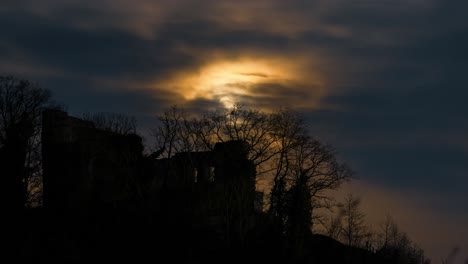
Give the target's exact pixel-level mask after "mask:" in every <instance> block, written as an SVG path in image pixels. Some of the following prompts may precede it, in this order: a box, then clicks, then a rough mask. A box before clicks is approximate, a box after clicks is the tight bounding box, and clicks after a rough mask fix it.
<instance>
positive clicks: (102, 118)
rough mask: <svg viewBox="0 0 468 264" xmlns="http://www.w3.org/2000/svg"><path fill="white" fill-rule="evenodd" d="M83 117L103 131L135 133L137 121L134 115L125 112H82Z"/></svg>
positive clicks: (123, 133)
mask: <svg viewBox="0 0 468 264" xmlns="http://www.w3.org/2000/svg"><path fill="white" fill-rule="evenodd" d="M83 119H84V120H88V121H91V122H93V123H94V125H95V126H96V128H99V129H102V130H105V131H110V132H115V133H118V134H121V135H127V134H135V133H136V128H137V121H136V119H135V117H132V116H127V115H125V114H120V113H111V112H100V113H94V114H91V113H85V114H83Z"/></svg>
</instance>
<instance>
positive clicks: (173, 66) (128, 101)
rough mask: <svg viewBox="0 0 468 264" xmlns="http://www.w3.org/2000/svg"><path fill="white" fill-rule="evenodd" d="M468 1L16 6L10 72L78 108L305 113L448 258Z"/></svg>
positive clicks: (0, 71) (466, 109)
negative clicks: (237, 107)
mask: <svg viewBox="0 0 468 264" xmlns="http://www.w3.org/2000/svg"><path fill="white" fill-rule="evenodd" d="M467 10H468V2H467V1H463V0H379V1H375V0H309V1H306V0H296V1H294V0H288V1H286V0H284V1H282V0H271V1H267V0H257V1H252V0H251V1H242V0H239V1H220V0H199V1H189V0H161V1H155V0H139V1H134V0H93V1H91V0H89V1H88V0H68V1H59V0H57V1H53V0H41V1H38V0H14V1H13V0H3V1H1V3H0V75H9V74H13V75H16V76H18V77H23V78H27V79H30V80H33V81H36V82H38V83H39V84H40V85H41V86H42V87H44V88H48V89H51V90H52V91H53V92H54V95H55V99H56V100H57V101H59V102H61V103H64V104H66V105H68V109H69V111H70V112H71V113H73V114H78V113H81V112H83V111H113V112H123V113H129V114H131V115H134V116H136V117H137V118H138V120H139V122H140V125H141V127H142V129H143V130H144V129H147V128H149V127H151V122H152V120H153V119H152V118H153V116H154V114H155V113H160V112H161V110H162V109H166V108H167V107H169V106H170V105H174V104H178V105H182V106H184V107H186V108H190V109H193V110H195V111H204V110H206V109H214V108H217V107H225V106H229V105H231V104H232V103H235V102H238V103H242V104H244V105H248V106H254V107H257V108H261V109H263V110H265V111H269V110H272V109H275V108H277V107H280V106H282V107H292V108H294V109H297V110H299V111H301V113H303V115H304V117H305V118H306V120H307V121H308V123H309V125H310V129H311V131H312V132H313V135H315V136H316V137H317V138H319V139H321V140H323V141H326V142H329V143H330V144H332V145H333V146H334V147H335V148H336V149H337V150H338V151H339V153H340V157H341V158H342V159H344V160H345V161H346V162H348V163H349V164H350V165H351V166H352V167H353V168H354V170H355V171H356V172H357V173H358V175H359V178H360V180H358V181H356V182H353V183H352V184H351V185H350V186H347V187H346V188H347V190H352V191H353V192H356V193H357V194H359V195H361V196H362V199H363V202H364V207H365V208H366V209H367V212H368V217H369V221H371V222H373V224H374V225H378V223H379V221H383V219H384V217H385V214H387V213H390V214H392V215H393V216H394V217H395V218H396V220H397V222H398V223H399V225H400V226H401V228H402V229H404V230H406V231H407V233H408V234H409V236H410V237H411V238H412V239H413V240H414V241H416V242H417V243H418V244H419V245H421V246H422V247H423V248H424V249H425V250H426V252H427V254H428V255H429V257H431V258H432V259H433V263H440V259H441V258H442V257H445V256H447V255H448V254H449V253H450V251H451V250H452V249H453V248H454V247H456V246H458V247H460V253H459V254H458V257H457V261H458V262H456V263H462V262H463V260H464V259H467V258H468V104H467V103H466V101H467V100H468V89H467V88H468V87H466V86H467V85H466V84H467V83H468V73H467V71H468V18H467V15H466V12H467Z"/></svg>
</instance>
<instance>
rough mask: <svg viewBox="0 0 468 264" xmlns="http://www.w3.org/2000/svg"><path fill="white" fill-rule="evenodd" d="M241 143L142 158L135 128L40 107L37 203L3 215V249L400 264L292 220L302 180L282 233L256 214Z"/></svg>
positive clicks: (80, 259)
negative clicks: (101, 124) (102, 124)
mask: <svg viewBox="0 0 468 264" xmlns="http://www.w3.org/2000/svg"><path fill="white" fill-rule="evenodd" d="M248 148H249V145H248V144H247V143H246V142H245V141H242V140H228V141H225V142H220V143H216V144H215V145H214V147H213V149H212V150H211V151H197V152H193V151H189V152H178V153H175V154H174V155H172V156H171V157H167V158H159V157H160V156H161V153H163V152H164V151H165V149H164V147H163V148H161V149H159V150H158V151H155V152H154V153H152V154H150V155H144V154H143V145H142V139H141V137H139V136H138V135H135V134H131V133H118V132H115V131H110V130H105V129H99V128H97V127H96V125H95V124H94V123H93V122H91V121H86V120H82V119H79V118H76V117H71V116H69V115H68V114H67V113H66V112H64V111H60V110H46V111H44V112H43V124H42V160H43V181H44V190H43V191H44V207H43V208H35V209H29V210H25V211H22V212H19V213H17V214H14V215H12V217H11V218H9V220H11V221H10V222H9V225H8V226H10V227H11V232H9V233H8V234H7V236H5V237H4V239H5V241H8V242H9V244H8V247H11V249H12V250H10V251H9V254H12V255H13V256H12V257H14V259H15V260H17V262H37V261H39V262H49V263H89V262H96V261H101V262H113V261H119V262H121V261H127V262H132V263H141V262H147V261H155V262H177V263H179V262H180V263H239V262H251V261H254V262H261V263H332V264H333V263H349V264H353V263H384V264H386V263H388V264H390V263H407V262H404V261H400V260H396V259H395V258H390V257H388V256H394V255H391V254H386V252H374V251H372V250H366V249H362V248H358V247H352V246H348V245H344V244H342V243H340V242H338V241H337V240H335V239H332V238H330V237H326V236H323V235H317V234H312V233H311V232H310V229H308V228H307V226H304V225H294V223H302V224H304V223H307V221H309V220H307V219H302V218H307V216H306V215H305V214H307V213H309V214H310V212H309V211H310V209H308V208H307V206H306V205H304V204H301V202H303V201H307V200H308V199H310V198H309V197H308V192H307V191H306V190H305V189H304V187H305V185H304V184H303V183H301V182H300V181H299V182H298V183H297V185H295V186H293V188H291V189H289V190H288V191H287V193H286V198H288V199H293V204H294V205H295V206H294V207H291V208H288V209H287V210H289V211H288V212H289V215H290V217H291V218H293V219H288V225H291V226H288V229H287V231H288V233H285V232H284V229H283V228H282V226H281V225H280V224H278V221H279V218H277V217H276V216H275V215H274V214H270V213H266V212H263V193H260V192H256V191H255V176H256V167H255V165H254V164H253V162H252V161H251V160H249V159H248V157H247V156H248ZM301 174H302V173H301ZM303 196H306V198H305V199H303ZM30 223H34V225H31V224H30ZM408 263H410V262H408ZM411 263H413V262H411ZM415 263H416V262H415Z"/></svg>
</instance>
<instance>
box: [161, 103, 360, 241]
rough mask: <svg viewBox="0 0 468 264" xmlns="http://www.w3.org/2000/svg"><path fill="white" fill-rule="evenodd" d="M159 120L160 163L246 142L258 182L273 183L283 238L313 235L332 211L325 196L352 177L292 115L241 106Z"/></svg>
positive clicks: (177, 112)
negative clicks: (324, 211) (315, 223)
mask: <svg viewBox="0 0 468 264" xmlns="http://www.w3.org/2000/svg"><path fill="white" fill-rule="evenodd" d="M158 120H159V126H158V127H157V128H156V129H155V133H154V135H155V137H156V141H157V142H158V148H159V150H160V151H159V152H161V153H162V154H163V155H161V157H166V158H169V157H171V156H172V155H174V153H176V152H191V151H205V150H213V148H214V145H215V143H217V142H226V141H230V140H240V141H243V142H246V143H247V146H248V159H249V160H250V161H251V162H252V163H253V164H254V166H255V167H256V173H257V175H256V176H257V177H259V176H264V177H271V179H272V182H273V184H272V190H271V193H270V209H269V210H270V213H271V214H272V215H273V216H274V217H275V218H276V219H278V220H279V221H278V222H279V224H280V226H281V228H282V230H283V233H291V230H288V229H290V228H288V227H291V228H292V227H293V226H294V227H298V226H302V227H304V228H302V230H310V228H311V224H312V219H313V218H312V217H313V216H317V215H318V214H316V213H315V214H313V212H314V210H315V209H317V208H322V207H330V206H331V205H332V199H331V198H330V196H328V194H327V193H326V191H328V190H333V189H336V188H338V187H339V186H340V185H341V184H342V183H343V182H344V181H346V180H348V179H349V178H351V176H352V171H351V170H350V169H349V168H348V167H347V166H346V165H345V164H343V163H340V162H339V161H338V160H337V158H336V153H335V152H334V151H333V149H332V148H331V147H330V146H329V145H326V144H322V143H321V142H320V141H318V140H316V139H314V138H312V137H310V136H309V135H308V131H307V128H306V125H305V122H304V121H303V120H302V119H301V118H300V117H299V115H298V114H296V113H294V112H292V111H290V110H287V109H280V110H278V111H276V112H274V113H264V112H261V111H258V110H255V109H248V108H244V107H242V106H239V105H236V106H234V107H233V108H232V109H229V110H226V111H214V112H209V113H207V114H205V115H204V116H202V117H199V118H196V117H192V116H191V115H190V114H188V113H187V112H186V111H184V110H181V109H179V108H177V107H172V108H171V109H170V110H169V111H167V112H165V113H164V115H162V116H159V117H158ZM159 152H158V154H159Z"/></svg>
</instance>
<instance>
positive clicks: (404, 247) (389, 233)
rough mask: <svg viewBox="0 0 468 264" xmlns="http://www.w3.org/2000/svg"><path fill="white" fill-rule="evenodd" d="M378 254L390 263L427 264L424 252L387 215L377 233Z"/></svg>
mask: <svg viewBox="0 0 468 264" xmlns="http://www.w3.org/2000/svg"><path fill="white" fill-rule="evenodd" d="M376 246H377V251H376V252H377V254H378V255H380V256H382V257H383V258H384V259H386V260H387V261H389V262H390V263H405V264H427V263H430V262H429V260H428V259H426V258H425V257H424V251H423V250H422V249H421V248H419V247H418V246H417V245H416V244H414V243H413V242H411V240H410V239H409V238H408V236H407V235H406V234H405V233H403V232H401V231H400V230H399V228H398V225H397V224H396V223H395V221H394V219H393V218H392V217H391V216H390V215H387V216H386V218H385V221H384V222H383V223H382V225H381V226H380V230H379V232H378V233H377V245H376Z"/></svg>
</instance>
